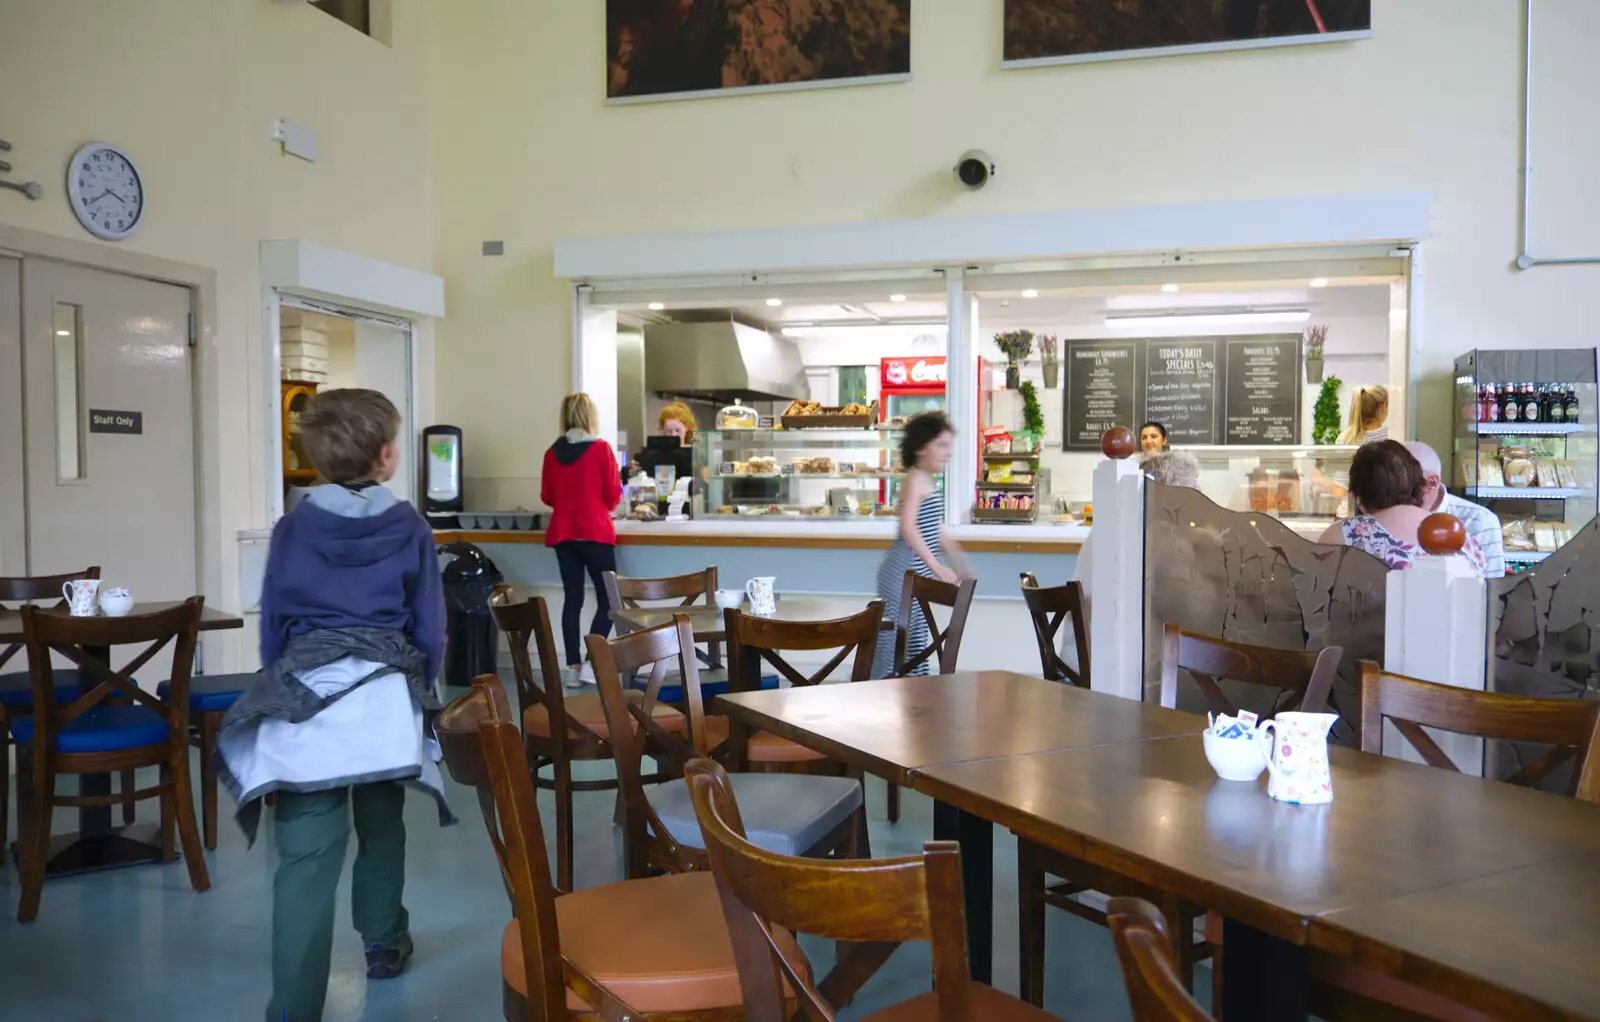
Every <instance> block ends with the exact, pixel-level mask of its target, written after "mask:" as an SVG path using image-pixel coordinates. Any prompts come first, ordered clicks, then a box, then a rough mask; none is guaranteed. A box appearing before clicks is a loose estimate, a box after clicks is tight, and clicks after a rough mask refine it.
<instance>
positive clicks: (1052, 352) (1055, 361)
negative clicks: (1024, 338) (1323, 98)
mask: <svg viewBox="0 0 1600 1022" xmlns="http://www.w3.org/2000/svg"><path fill="white" fill-rule="evenodd" d="M1039 360H1040V362H1041V363H1043V365H1044V389H1045V390H1055V389H1056V384H1057V383H1059V382H1061V342H1060V341H1058V340H1056V335H1055V334H1041V335H1040V336H1039Z"/></svg>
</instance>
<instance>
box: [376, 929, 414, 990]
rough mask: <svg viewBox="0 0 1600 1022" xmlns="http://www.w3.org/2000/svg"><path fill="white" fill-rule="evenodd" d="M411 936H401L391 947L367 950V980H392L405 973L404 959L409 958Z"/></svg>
mask: <svg viewBox="0 0 1600 1022" xmlns="http://www.w3.org/2000/svg"><path fill="white" fill-rule="evenodd" d="M411 952H412V946H411V934H409V933H407V934H404V935H403V936H401V938H400V939H399V941H397V942H396V943H395V945H394V946H393V947H378V946H377V945H374V946H372V947H369V948H367V978H368V979H394V978H395V977H396V976H398V975H400V974H401V973H402V972H405V971H406V959H408V958H410V957H411Z"/></svg>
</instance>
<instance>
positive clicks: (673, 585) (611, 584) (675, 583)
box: [601, 565, 722, 670]
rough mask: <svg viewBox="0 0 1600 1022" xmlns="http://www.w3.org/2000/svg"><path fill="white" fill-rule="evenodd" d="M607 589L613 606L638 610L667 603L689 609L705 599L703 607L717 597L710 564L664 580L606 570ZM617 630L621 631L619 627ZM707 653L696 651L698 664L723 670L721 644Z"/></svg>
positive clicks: (714, 574)
mask: <svg viewBox="0 0 1600 1022" xmlns="http://www.w3.org/2000/svg"><path fill="white" fill-rule="evenodd" d="M601 578H602V580H603V581H604V584H605V587H606V596H607V597H608V598H609V599H610V605H611V606H613V607H626V608H631V609H638V608H640V607H643V606H645V605H646V603H651V604H657V605H659V604H662V603H664V602H666V601H668V600H676V601H678V602H677V603H675V604H673V606H674V607H675V608H676V607H692V606H694V605H695V602H696V601H698V600H704V601H705V606H708V607H709V606H713V605H714V604H715V602H716V594H717V568H716V565H712V566H711V567H709V568H706V569H705V570H704V571H694V572H690V573H689V574H687V575H671V576H668V577H666V578H628V577H626V576H623V575H618V574H617V573H616V572H614V571H608V572H605V573H603V574H602V575H601ZM618 631H621V629H620V628H619V629H618ZM707 647H708V648H707V650H706V652H704V653H702V652H700V650H699V649H698V648H696V650H695V655H696V656H697V657H699V659H700V662H701V663H703V664H705V665H706V666H707V667H709V668H711V669H712V670H717V669H720V668H721V667H722V643H720V642H712V643H708V644H707Z"/></svg>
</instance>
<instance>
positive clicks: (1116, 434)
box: [1100, 426, 1139, 461]
mask: <svg viewBox="0 0 1600 1022" xmlns="http://www.w3.org/2000/svg"><path fill="white" fill-rule="evenodd" d="M1138 449H1139V441H1138V440H1137V439H1135V438H1134V435H1133V430H1131V429H1129V428H1128V427H1127V426H1112V427H1111V428H1110V429H1108V430H1106V431H1105V432H1104V433H1101V434H1100V451H1101V453H1103V454H1104V455H1105V456H1106V457H1108V458H1111V459H1114V460H1116V461H1122V460H1124V459H1126V458H1131V457H1133V452H1134V451H1137V450H1138Z"/></svg>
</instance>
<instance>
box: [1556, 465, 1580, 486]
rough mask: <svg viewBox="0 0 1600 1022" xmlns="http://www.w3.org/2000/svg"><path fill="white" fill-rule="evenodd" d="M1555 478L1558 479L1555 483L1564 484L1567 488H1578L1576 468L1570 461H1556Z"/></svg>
mask: <svg viewBox="0 0 1600 1022" xmlns="http://www.w3.org/2000/svg"><path fill="white" fill-rule="evenodd" d="M1556 479H1557V480H1558V484H1557V485H1560V486H1564V487H1566V488H1567V489H1569V490H1576V489H1577V488H1578V470H1577V469H1576V468H1575V467H1574V466H1573V464H1572V462H1570V461H1557V462H1556Z"/></svg>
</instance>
